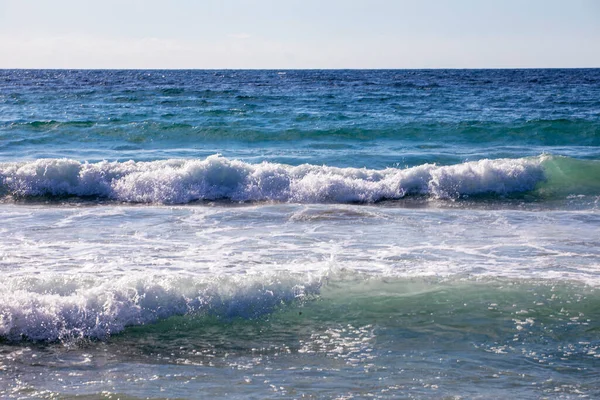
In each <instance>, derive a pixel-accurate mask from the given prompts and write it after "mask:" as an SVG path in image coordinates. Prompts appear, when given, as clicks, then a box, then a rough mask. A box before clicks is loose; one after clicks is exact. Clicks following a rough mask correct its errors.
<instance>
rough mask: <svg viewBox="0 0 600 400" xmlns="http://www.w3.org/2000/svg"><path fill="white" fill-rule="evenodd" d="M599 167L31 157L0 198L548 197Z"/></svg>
mask: <svg viewBox="0 0 600 400" xmlns="http://www.w3.org/2000/svg"><path fill="white" fill-rule="evenodd" d="M599 171H600V166H599V165H598V163H597V162H595V161H582V160H575V159H570V158H566V157H557V156H549V155H542V156H538V157H530V158H518V159H495V160H489V159H484V160H480V161H473V162H465V163H461V164H456V165H449V166H438V165H435V164H423V165H419V166H416V167H412V168H405V169H400V168H387V169H382V170H373V169H366V168H362V169H361V168H337V167H330V166H324V165H323V166H321V165H310V164H303V165H299V166H290V165H285V164H276V163H269V162H263V163H260V164H250V163H246V162H243V161H239V160H231V159H227V158H225V157H222V156H220V155H213V156H210V157H207V158H206V159H202V160H200V159H187V160H175V159H171V160H162V161H151V162H135V161H127V162H108V161H103V162H98V163H85V162H79V161H76V160H71V159H39V160H35V161H30V162H11V163H0V195H2V196H4V197H5V198H6V197H8V198H15V199H29V198H36V197H46V198H54V197H81V198H100V199H109V200H115V201H121V202H131V203H158V204H185V203H190V202H194V201H204V200H229V201H234V202H253V201H275V202H299V203H373V202H378V201H382V200H395V199H401V198H404V197H406V196H414V195H420V196H427V197H430V198H435V199H456V198H460V197H464V196H473V195H475V196H477V195H492V196H510V195H512V194H518V193H525V192H531V191H536V190H537V191H538V192H539V194H542V195H548V194H550V195H554V194H557V193H559V194H560V193H563V192H564V190H562V189H561V187H564V189H565V190H568V192H569V193H567V194H573V193H574V194H577V193H579V192H582V193H584V194H585V193H593V194H597V190H598V188H600V182H598V181H599V178H598V176H599V174H598V172H599ZM540 190H541V191H540Z"/></svg>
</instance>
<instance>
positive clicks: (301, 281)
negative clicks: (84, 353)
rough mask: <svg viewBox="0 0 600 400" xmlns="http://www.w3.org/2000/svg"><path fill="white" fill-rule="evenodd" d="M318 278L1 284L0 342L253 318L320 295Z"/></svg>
mask: <svg viewBox="0 0 600 400" xmlns="http://www.w3.org/2000/svg"><path fill="white" fill-rule="evenodd" d="M319 286H320V279H319V278H314V279H312V278H310V277H306V276H305V277H304V278H302V277H298V276H293V275H290V274H286V275H282V274H270V275H266V274H261V275H249V276H237V277H232V276H229V277H220V278H216V279H208V278H203V279H201V278H190V277H173V276H162V277H161V276H148V274H144V275H141V274H138V275H137V276H135V275H130V276H127V277H123V278H119V279H108V278H99V277H92V276H87V277H83V276H79V277H71V278H65V277H61V276H51V275H49V274H45V275H44V276H43V277H36V278H31V277H30V278H25V277H14V278H9V279H7V280H5V281H4V282H2V283H0V337H2V338H5V339H8V340H13V341H15V340H16V341H18V340H22V339H28V340H43V341H48V340H49V341H54V340H70V339H77V338H83V337H87V338H99V339H102V338H106V337H107V336H109V335H111V334H115V333H118V332H121V331H122V330H123V329H124V328H125V327H127V326H132V325H143V324H148V323H152V322H155V321H157V320H159V319H164V318H168V317H171V316H175V315H187V314H195V313H201V314H202V313H206V314H212V315H216V316H218V317H221V318H235V317H244V318H254V317H258V316H260V315H263V314H265V313H269V312H272V311H273V310H274V309H276V308H277V307H278V306H280V305H282V304H287V303H290V302H292V301H295V300H302V299H303V298H304V297H305V296H309V295H312V294H315V293H317V292H318V290H319Z"/></svg>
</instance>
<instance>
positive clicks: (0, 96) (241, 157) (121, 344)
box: [0, 69, 600, 399]
mask: <svg viewBox="0 0 600 400" xmlns="http://www.w3.org/2000/svg"><path fill="white" fill-rule="evenodd" d="M599 203H600V70H595V69H592V70H589V69H588V70H423V71H419V70H406V71H385V70H381V71H66V70H56V71H53V70H41V71H36V70H3V71H0V218H1V220H2V224H1V225H0V237H1V238H2V240H0V273H1V274H2V279H1V280H0V371H1V373H0V397H2V398H15V399H16V398H19V399H21V398H35V399H37V398H80V397H81V398H86V399H88V398H98V399H103V398H127V399H145V398H161V399H162V398H189V399H193V398H205V397H209V396H212V397H220V398H222V397H228V398H240V399H242V398H303V397H304V398H366V397H375V398H504V397H506V396H516V397H518V398H532V399H533V398H541V397H545V398H579V397H591V398H594V397H598V396H600V392H599V390H598V387H599V386H598V382H600V368H599V367H598V365H599V362H600V361H599V358H600V350H599V346H600V311H599V310H600V307H599V306H600V295H599V292H598V287H599V285H600V239H599V238H600V213H599Z"/></svg>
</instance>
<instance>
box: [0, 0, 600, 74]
mask: <svg viewBox="0 0 600 400" xmlns="http://www.w3.org/2000/svg"><path fill="white" fill-rule="evenodd" d="M562 67H564V68H571V67H600V0H453V1H451V0H437V1H436V0H168V1H167V0H161V1H159V0H0V68H148V69H154V68H159V69H160V68H200V69H213V68H218V69H221V68H231V69H238V68H242V69H253V68H267V69H295V68H298V69H301V68H562Z"/></svg>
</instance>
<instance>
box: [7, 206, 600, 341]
mask: <svg viewBox="0 0 600 400" xmlns="http://www.w3.org/2000/svg"><path fill="white" fill-rule="evenodd" d="M0 218H1V220H2V221H3V224H2V226H1V227H0V235H1V236H2V241H0V273H1V274H2V277H3V279H2V280H1V281H0V336H2V337H5V338H8V339H11V340H19V339H20V338H21V337H28V338H30V339H38V340H56V339H68V338H72V337H81V336H84V337H96V338H104V337H106V336H107V335H110V334H113V333H117V332H120V331H122V330H123V329H124V327H126V326H128V325H137V324H145V323H149V322H155V321H157V320H159V319H162V318H167V317H169V316H173V315H182V314H187V313H198V312H200V313H204V312H208V313H214V314H216V315H219V316H221V317H225V318H227V317H232V316H255V315H260V314H261V313H268V312H271V311H272V310H273V309H274V308H275V307H277V306H278V305H281V304H285V303H289V302H292V301H297V300H302V299H303V298H304V297H305V296H307V295H308V296H311V295H313V294H318V293H319V290H320V288H321V285H324V284H325V285H326V284H327V282H328V280H331V279H333V280H336V279H344V276H345V275H347V274H351V275H353V274H361V276H365V277H370V278H376V279H385V278H386V277H395V278H404V279H413V278H423V277H429V278H432V279H484V280H485V279H498V278H507V279H533V280H538V279H541V280H561V281H565V280H572V281H576V282H581V283H584V284H589V285H593V286H598V285H600V265H599V263H598V260H600V250H599V249H600V239H599V236H598V230H597V227H598V226H600V213H598V212H595V211H586V212H578V211H516V210H492V211H488V210H472V209H471V210H460V209H457V210H452V209H445V210H443V209H402V208H384V207H378V206H351V205H298V204H280V205H256V206H225V207H224V206H213V207H210V206H202V207H199V206H192V207H190V206H184V207H167V206H127V205H125V206H119V205H110V206H81V205H79V206H70V207H65V206H51V207H43V206H25V205H12V204H4V205H1V206H0ZM361 279H363V278H361Z"/></svg>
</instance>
